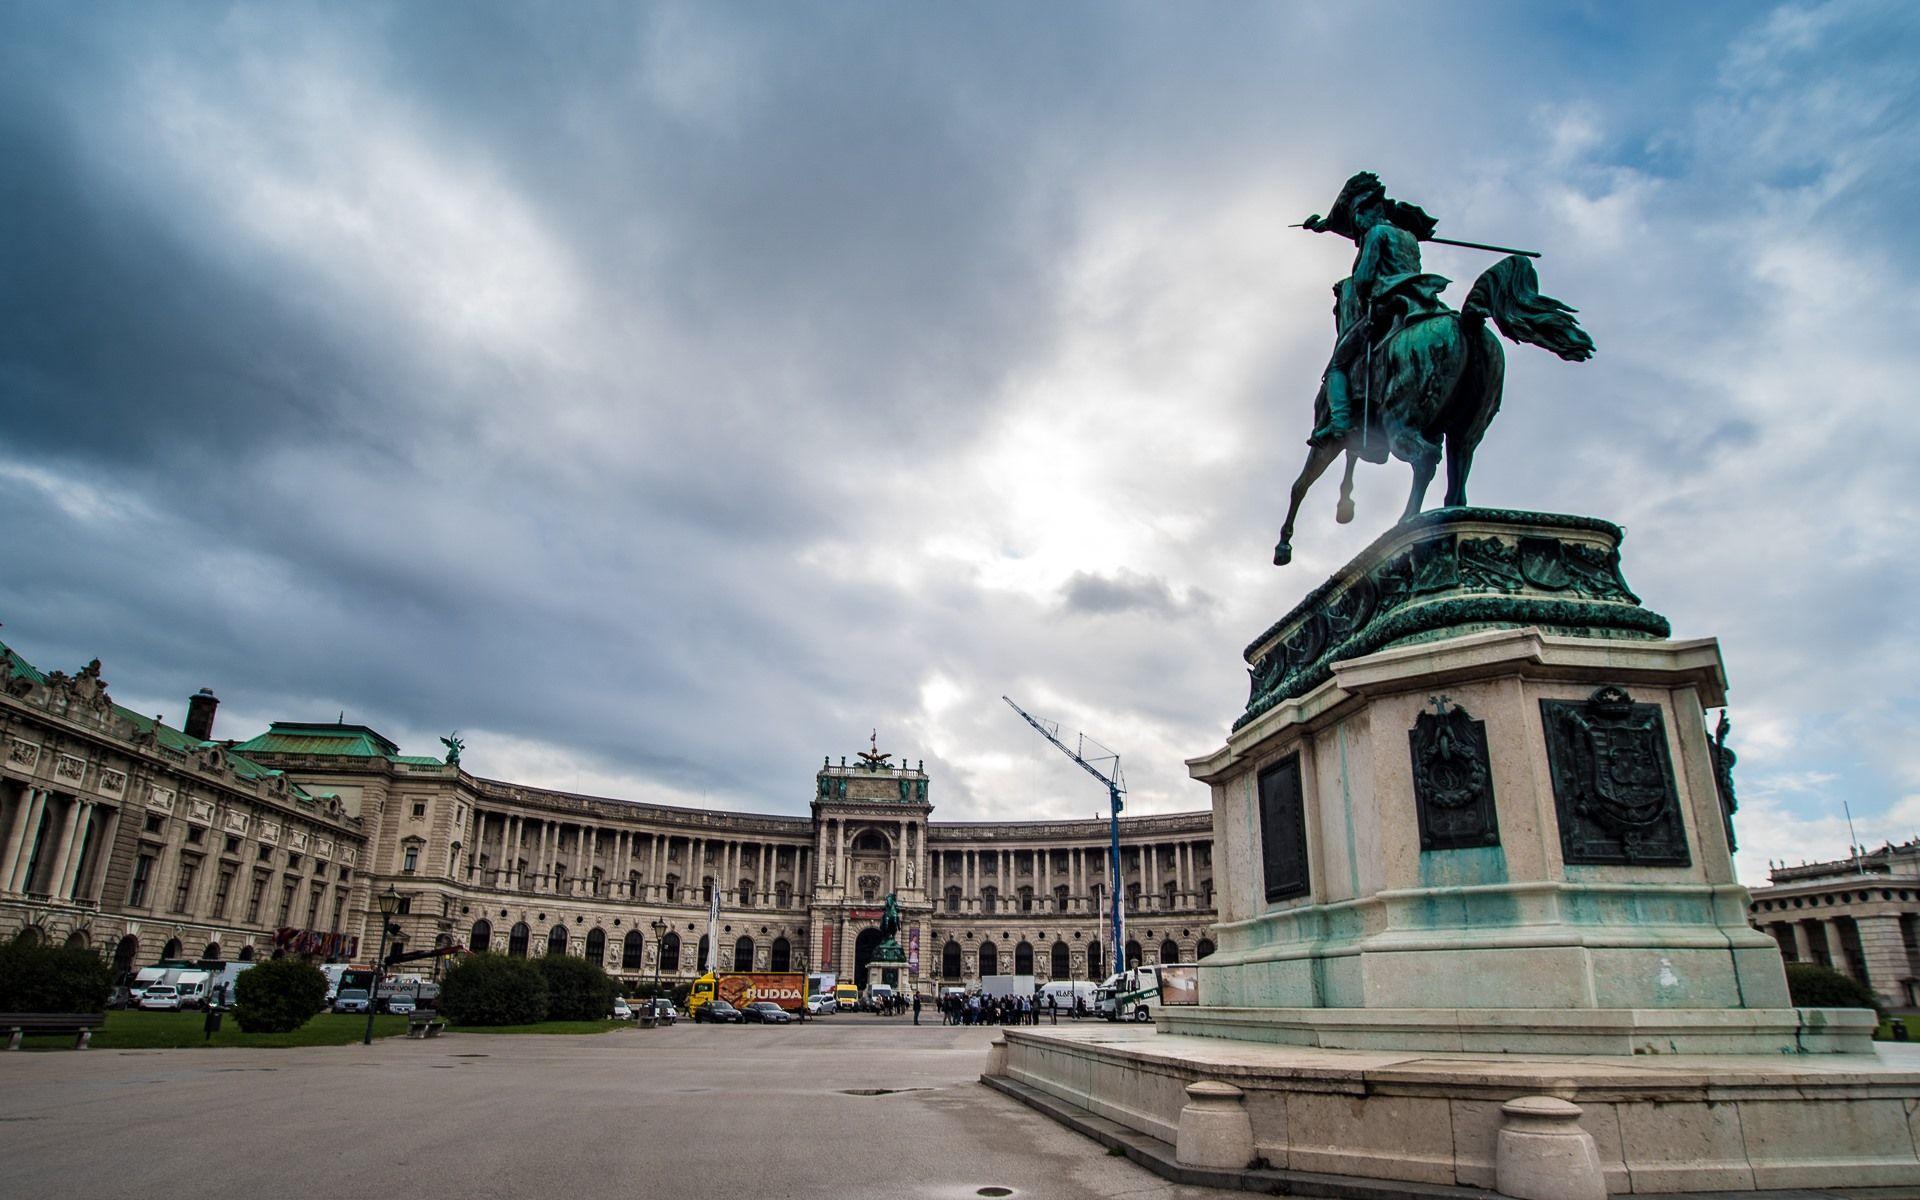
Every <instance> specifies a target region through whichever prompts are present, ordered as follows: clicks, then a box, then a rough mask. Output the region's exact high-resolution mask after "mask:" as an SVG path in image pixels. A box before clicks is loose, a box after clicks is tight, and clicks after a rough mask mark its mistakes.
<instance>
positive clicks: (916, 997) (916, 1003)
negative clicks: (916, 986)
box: [913, 992, 920, 1025]
mask: <svg viewBox="0 0 1920 1200" xmlns="http://www.w3.org/2000/svg"><path fill="white" fill-rule="evenodd" d="M913 1023H914V1024H915V1025H918V1024H919V1023H920V993H919V992H915V993H914V994H913Z"/></svg>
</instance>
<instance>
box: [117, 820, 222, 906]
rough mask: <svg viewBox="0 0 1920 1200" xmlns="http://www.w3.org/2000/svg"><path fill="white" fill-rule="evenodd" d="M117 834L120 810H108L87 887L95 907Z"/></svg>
mask: <svg viewBox="0 0 1920 1200" xmlns="http://www.w3.org/2000/svg"><path fill="white" fill-rule="evenodd" d="M119 832H120V810H119V809H117V808H115V809H109V810H108V812H107V823H106V825H105V827H104V828H103V829H102V830H101V831H100V849H99V851H98V852H96V853H95V855H94V859H93V862H94V867H93V879H92V881H91V882H90V884H89V887H88V892H89V894H88V899H90V900H92V901H93V902H94V904H95V905H98V904H99V903H100V899H101V897H102V896H104V895H105V894H106V890H107V867H108V866H109V865H111V864H112V862H113V839H114V836H115V835H116V834H118V833H119ZM244 875H245V872H239V873H237V874H236V876H235V878H236V881H237V880H238V879H239V878H241V877H243V876H244Z"/></svg>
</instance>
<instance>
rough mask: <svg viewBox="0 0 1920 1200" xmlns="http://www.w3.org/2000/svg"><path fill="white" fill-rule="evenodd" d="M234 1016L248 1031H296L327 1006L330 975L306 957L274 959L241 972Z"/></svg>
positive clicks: (234, 985)
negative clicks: (325, 973) (323, 973)
mask: <svg viewBox="0 0 1920 1200" xmlns="http://www.w3.org/2000/svg"><path fill="white" fill-rule="evenodd" d="M233 996H234V1006H233V1019H234V1021H235V1022H236V1023H238V1024H239V1026H240V1028H241V1030H242V1031H244V1032H246V1033H292V1032H293V1031H294V1030H296V1029H298V1028H300V1027H301V1026H302V1025H305V1024H306V1023H307V1020H308V1018H310V1017H312V1016H313V1014H315V1013H317V1012H319V1011H320V1010H321V1009H323V1008H325V1007H326V1006H327V977H326V976H325V975H322V974H321V973H320V968H319V967H316V966H314V965H313V964H312V963H310V962H308V961H307V960H306V959H304V958H295V957H293V956H292V955H288V956H287V957H286V958H272V959H268V960H267V961H266V962H263V963H260V964H259V965H257V966H255V967H253V968H251V969H249V970H246V971H242V972H241V973H240V978H238V979H237V980H235V981H234V984H233Z"/></svg>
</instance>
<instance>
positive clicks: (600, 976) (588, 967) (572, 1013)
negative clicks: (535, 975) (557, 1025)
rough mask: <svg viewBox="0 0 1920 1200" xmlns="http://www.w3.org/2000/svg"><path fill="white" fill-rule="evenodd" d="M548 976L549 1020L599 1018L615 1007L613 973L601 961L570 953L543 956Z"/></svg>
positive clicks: (543, 965) (541, 970)
mask: <svg viewBox="0 0 1920 1200" xmlns="http://www.w3.org/2000/svg"><path fill="white" fill-rule="evenodd" d="M540 974H542V975H543V976H545V977H546V980H547V1020H549V1021H598V1020H600V1019H601V1018H602V1017H604V1016H606V1015H607V1014H608V1013H609V1012H611V1011H613V991H614V984H613V976H611V975H608V974H607V973H606V972H605V971H603V970H601V969H600V964H598V963H590V962H588V961H587V960H586V959H584V958H574V957H573V956H572V955H568V954H549V955H547V956H546V957H545V958H542V959H541V960H540Z"/></svg>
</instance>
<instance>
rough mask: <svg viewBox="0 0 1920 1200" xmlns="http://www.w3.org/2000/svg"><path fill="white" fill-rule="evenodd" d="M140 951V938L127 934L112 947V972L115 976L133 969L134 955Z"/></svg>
mask: <svg viewBox="0 0 1920 1200" xmlns="http://www.w3.org/2000/svg"><path fill="white" fill-rule="evenodd" d="M139 953H140V939H139V938H137V937H135V936H133V935H132V934H128V935H127V936H125V937H123V938H121V939H120V944H119V945H118V946H115V947H114V948H113V973H114V976H115V977H116V978H118V977H119V976H121V975H125V974H126V973H127V972H128V971H131V970H133V959H134V956H135V955H137V954H139Z"/></svg>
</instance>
